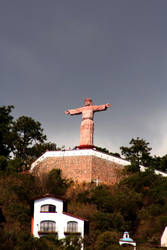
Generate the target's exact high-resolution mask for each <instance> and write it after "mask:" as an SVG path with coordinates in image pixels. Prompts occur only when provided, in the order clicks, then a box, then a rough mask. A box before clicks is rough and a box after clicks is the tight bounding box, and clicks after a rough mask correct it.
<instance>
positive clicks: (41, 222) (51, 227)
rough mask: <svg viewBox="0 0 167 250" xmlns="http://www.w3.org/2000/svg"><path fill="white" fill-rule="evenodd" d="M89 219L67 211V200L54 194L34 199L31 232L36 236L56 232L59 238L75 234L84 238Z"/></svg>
mask: <svg viewBox="0 0 167 250" xmlns="http://www.w3.org/2000/svg"><path fill="white" fill-rule="evenodd" d="M87 222H88V221H87V220H85V219H83V218H80V217H77V216H73V215H71V214H69V213H67V212H66V202H65V200H63V199H60V198H56V197H54V196H52V195H48V194H47V195H45V196H43V197H38V198H36V199H34V206H33V217H32V223H31V233H32V235H33V236H34V237H42V236H44V235H47V234H56V235H57V237H58V239H63V238H65V237H66V235H70V234H75V235H78V236H81V237H82V238H84V228H86V227H87V225H86V224H88V223H87Z"/></svg>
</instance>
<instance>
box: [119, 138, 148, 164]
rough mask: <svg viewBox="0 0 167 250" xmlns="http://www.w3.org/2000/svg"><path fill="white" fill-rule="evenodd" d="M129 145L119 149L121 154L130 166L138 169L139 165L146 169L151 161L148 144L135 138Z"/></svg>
mask: <svg viewBox="0 0 167 250" xmlns="http://www.w3.org/2000/svg"><path fill="white" fill-rule="evenodd" d="M129 144H130V145H131V146H130V147H120V149H121V154H122V155H123V156H125V158H126V159H127V160H128V161H130V162H131V165H132V166H135V167H139V165H140V164H141V165H144V166H147V167H148V166H149V164H150V160H151V156H150V151H151V148H150V147H149V143H148V142H146V141H145V140H143V139H140V138H139V137H137V138H136V139H132V140H131V141H130V143H129Z"/></svg>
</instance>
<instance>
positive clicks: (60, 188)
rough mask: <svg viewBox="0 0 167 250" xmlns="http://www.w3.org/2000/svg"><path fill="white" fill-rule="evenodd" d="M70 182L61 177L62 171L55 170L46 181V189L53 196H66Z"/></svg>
mask: <svg viewBox="0 0 167 250" xmlns="http://www.w3.org/2000/svg"><path fill="white" fill-rule="evenodd" d="M69 185H70V181H69V180H66V179H64V178H62V177H61V170H60V169H53V170H51V171H50V172H49V174H48V176H47V180H46V188H47V190H48V192H49V193H51V194H53V195H58V196H59V195H60V196H61V195H64V194H65V192H66V190H67V188H68V187H69Z"/></svg>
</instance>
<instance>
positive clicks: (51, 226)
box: [40, 220, 56, 233]
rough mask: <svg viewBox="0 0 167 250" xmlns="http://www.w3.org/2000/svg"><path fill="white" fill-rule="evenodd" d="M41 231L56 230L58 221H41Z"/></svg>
mask: <svg viewBox="0 0 167 250" xmlns="http://www.w3.org/2000/svg"><path fill="white" fill-rule="evenodd" d="M40 232H46V233H47V232H56V222H55V221H51V220H45V221H41V223H40Z"/></svg>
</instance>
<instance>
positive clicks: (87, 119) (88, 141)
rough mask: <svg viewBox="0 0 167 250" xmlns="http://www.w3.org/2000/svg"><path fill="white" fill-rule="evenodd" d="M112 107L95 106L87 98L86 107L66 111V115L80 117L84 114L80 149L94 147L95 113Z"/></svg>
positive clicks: (106, 105)
mask: <svg viewBox="0 0 167 250" xmlns="http://www.w3.org/2000/svg"><path fill="white" fill-rule="evenodd" d="M109 107H111V105H110V104H104V105H93V102H92V100H91V99H90V98H86V99H85V101H84V106H83V107H81V108H76V109H69V110H66V111H65V114H67V115H68V114H70V115H79V114H82V122H81V128H80V146H79V148H91V147H93V134H94V121H93V117H94V113H95V112H98V111H104V110H106V109H107V108H109Z"/></svg>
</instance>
